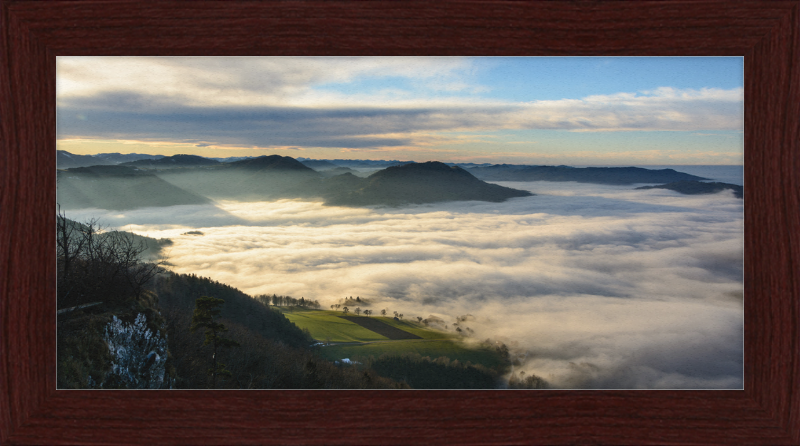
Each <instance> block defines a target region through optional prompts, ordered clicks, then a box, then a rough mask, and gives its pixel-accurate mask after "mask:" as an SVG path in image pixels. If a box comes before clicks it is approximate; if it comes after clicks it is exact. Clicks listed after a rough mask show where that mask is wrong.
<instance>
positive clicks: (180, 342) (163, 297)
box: [155, 274, 408, 389]
mask: <svg viewBox="0 0 800 446" xmlns="http://www.w3.org/2000/svg"><path fill="white" fill-rule="evenodd" d="M155 293H156V294H157V295H158V299H159V301H158V302H159V306H160V308H161V312H162V313H163V314H164V317H165V319H166V321H167V333H168V341H169V350H170V352H171V354H172V356H173V358H174V360H173V364H174V367H175V370H176V375H177V377H178V378H177V380H176V387H177V388H207V387H208V385H209V379H208V374H207V373H206V372H207V370H208V368H209V365H210V363H211V362H210V361H211V349H210V347H208V346H204V345H203V339H204V336H203V333H202V330H197V331H196V332H194V333H193V332H192V331H191V322H192V312H193V310H194V305H195V300H196V299H197V298H199V297H202V296H212V297H216V298H219V299H223V300H224V301H225V303H224V304H223V305H222V308H221V310H222V313H221V314H220V318H219V319H218V320H219V322H221V323H223V324H224V325H225V326H226V328H227V329H228V331H226V332H225V333H224V336H225V337H226V338H229V339H232V340H234V341H236V342H237V343H238V344H239V346H237V347H230V348H223V349H220V350H219V351H218V353H217V359H218V360H219V361H220V362H222V363H224V364H225V367H226V369H227V370H229V371H230V373H231V374H230V376H229V377H227V378H224V379H220V380H219V381H218V382H217V388H228V389H386V388H407V387H408V386H407V385H405V384H402V383H398V382H395V381H392V380H390V379H387V378H384V377H381V376H379V375H378V374H377V373H375V372H374V371H373V370H371V369H363V368H362V369H359V368H354V367H338V366H336V365H334V364H333V363H331V362H329V361H326V360H325V359H322V358H321V357H319V355H317V354H316V353H315V352H314V351H313V350H312V349H310V348H309V344H311V342H312V340H311V338H310V337H309V335H308V333H307V332H304V331H302V330H300V329H299V328H297V326H296V325H294V324H293V323H291V322H290V321H289V320H288V319H286V317H284V316H283V314H281V313H280V312H278V311H273V310H271V309H270V308H268V307H266V306H265V305H263V304H262V303H260V302H258V301H257V300H255V299H253V298H252V297H250V296H248V295H247V294H244V293H243V292H241V291H239V290H237V289H236V288H233V287H231V286H228V285H225V284H222V283H219V282H215V281H213V280H210V279H207V278H203V277H197V276H194V275H184V274H180V275H179V274H168V275H166V276H162V277H160V278H159V281H158V282H157V284H156V285H155Z"/></svg>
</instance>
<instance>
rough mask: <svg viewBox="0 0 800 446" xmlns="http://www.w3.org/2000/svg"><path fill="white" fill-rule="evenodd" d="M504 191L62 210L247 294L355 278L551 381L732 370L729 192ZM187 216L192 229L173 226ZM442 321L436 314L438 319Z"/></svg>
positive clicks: (674, 379) (326, 301)
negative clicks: (398, 203)
mask: <svg viewBox="0 0 800 446" xmlns="http://www.w3.org/2000/svg"><path fill="white" fill-rule="evenodd" d="M500 184H502V185H504V186H509V187H513V188H517V189H527V190H530V191H532V192H534V193H536V194H537V195H536V196H533V197H524V198H515V199H511V200H508V201H507V202H504V203H484V202H453V203H442V204H430V205H419V206H410V207H404V208H372V209H368V208H341V207H329V206H323V205H322V204H321V203H317V202H303V201H293V200H280V201H275V202H260V203H237V202H218V203H216V204H215V205H196V206H175V207H172V208H159V209H152V208H151V209H140V210H134V211H125V212H108V211H99V210H91V209H89V210H82V211H72V212H71V213H70V214H69V215H68V217H69V218H72V219H76V220H83V219H85V218H88V217H101V222H102V223H105V224H108V225H111V226H115V227H122V229H126V230H131V231H134V232H137V233H141V234H144V235H148V236H151V237H158V238H161V237H169V238H171V239H173V241H174V245H173V246H172V247H171V248H170V249H169V250H168V255H169V256H170V259H169V261H170V263H172V264H173V265H174V267H173V270H174V271H175V272H179V273H194V274H197V275H201V276H208V277H211V278H213V279H215V280H218V281H220V282H224V283H228V284H230V285H232V286H235V287H237V288H240V289H242V290H243V291H245V292H247V293H249V294H262V293H264V294H273V293H276V294H288V295H292V296H294V297H296V298H299V297H301V296H302V297H305V298H306V299H312V300H314V299H316V300H319V301H320V303H322V304H323V306H325V305H330V304H331V303H334V302H336V301H338V300H339V299H341V298H343V297H345V296H360V297H362V298H369V299H372V300H373V301H375V302H376V304H375V306H374V307H373V308H374V309H376V310H379V309H380V308H384V307H385V308H390V309H391V310H397V311H400V312H401V313H404V314H405V316H406V318H410V317H415V316H422V317H427V316H428V315H430V314H435V315H439V316H440V317H442V318H443V319H445V321H446V322H448V323H452V321H453V320H454V319H455V317H456V316H459V315H462V314H468V313H469V314H472V315H474V316H475V320H474V321H470V322H468V323H465V324H464V325H466V326H469V327H470V328H471V329H472V330H473V331H474V332H475V336H474V338H476V339H485V338H492V339H498V340H503V341H504V342H507V343H508V344H509V345H510V346H511V347H512V350H513V352H514V353H515V354H517V355H519V358H520V359H521V362H522V365H521V366H519V367H522V368H523V369H524V370H526V371H527V372H528V373H535V374H537V375H539V376H542V377H543V378H545V379H547V380H548V381H550V383H551V384H552V385H554V386H556V387H567V388H741V386H742V383H743V379H742V351H743V349H742V332H743V319H742V317H743V309H742V308H743V307H742V259H743V217H742V212H743V205H742V200H739V199H736V198H734V197H733V195H732V193H730V192H724V193H720V194H714V195H701V196H685V195H680V194H678V193H676V192H672V191H668V190H660V189H654V190H646V191H640V190H633V189H632V187H631V186H601V185H595V184H577V183H547V182H533V183H500ZM191 230H199V231H201V232H202V233H203V234H204V235H187V234H185V233H186V232H188V231H191ZM451 328H452V327H451Z"/></svg>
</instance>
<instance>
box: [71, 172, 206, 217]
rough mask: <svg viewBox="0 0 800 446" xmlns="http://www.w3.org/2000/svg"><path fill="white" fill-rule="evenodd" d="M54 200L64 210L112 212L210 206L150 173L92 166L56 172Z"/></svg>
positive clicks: (200, 197) (203, 198)
mask: <svg viewBox="0 0 800 446" xmlns="http://www.w3.org/2000/svg"><path fill="white" fill-rule="evenodd" d="M57 182H58V184H57V191H56V195H57V199H58V203H59V204H60V205H61V206H62V207H64V208H65V209H80V208H92V207H96V208H101V209H112V210H125V209H136V208H141V207H150V206H175V205H181V204H203V203H209V202H210V201H211V200H209V199H208V198H206V197H202V196H200V195H197V194H196V193H193V192H189V191H188V190H184V189H181V188H180V187H178V186H175V185H173V184H170V183H168V182H166V181H164V180H162V179H161V178H159V177H157V176H155V175H153V174H152V173H149V172H144V171H141V170H138V169H136V168H133V167H126V166H91V167H76V168H74V169H67V170H59V171H58V174H57Z"/></svg>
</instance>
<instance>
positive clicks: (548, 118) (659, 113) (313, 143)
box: [58, 89, 743, 148]
mask: <svg viewBox="0 0 800 446" xmlns="http://www.w3.org/2000/svg"><path fill="white" fill-rule="evenodd" d="M742 110H743V102H742V99H741V90H740V89H735V90H730V91H719V90H704V91H699V92H694V91H689V92H683V94H682V95H676V94H675V93H674V92H670V93H663V92H658V93H657V94H654V95H628V94H621V95H617V96H604V97H589V98H584V99H574V100H573V99H566V100H560V101H537V102H533V103H525V104H522V103H505V104H498V103H492V104H482V103H480V102H474V103H469V104H449V105H441V104H440V105H430V104H424V103H420V104H418V105H417V106H414V107H411V106H392V104H383V105H379V106H378V105H371V106H367V105H362V106H349V105H340V106H339V107H326V108H320V107H297V106H270V105H262V106H216V107H202V106H192V105H187V104H185V103H182V102H180V101H175V100H170V99H169V98H165V97H156V96H153V95H145V94H140V93H136V92H131V91H115V92H107V93H104V94H102V95H98V96H90V97H78V98H70V99H65V100H63V101H62V102H61V104H60V105H59V108H58V129H59V135H58V137H59V139H68V138H87V137H95V138H107V139H114V138H116V139H139V140H148V139H149V140H165V141H197V140H198V139H201V140H204V141H207V142H214V143H215V144H218V145H225V144H234V145H245V146H251V145H255V146H259V147H269V146H305V147H346V148H365V147H376V146H388V147H391V146H413V145H415V144H420V143H424V142H431V141H432V140H431V138H436V139H438V141H435V140H433V141H434V143H439V144H441V143H446V142H460V141H459V138H458V137H457V136H455V137H446V136H442V135H440V133H442V132H459V131H495V130H503V129H550V130H556V129H558V130H573V131H653V130H668V131H697V130H737V129H741V128H742V125H743V122H742Z"/></svg>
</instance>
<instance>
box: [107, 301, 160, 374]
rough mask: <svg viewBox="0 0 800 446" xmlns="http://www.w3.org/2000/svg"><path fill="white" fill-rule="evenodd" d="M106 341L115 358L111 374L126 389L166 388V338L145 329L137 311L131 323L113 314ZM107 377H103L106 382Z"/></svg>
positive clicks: (143, 320)
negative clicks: (123, 384)
mask: <svg viewBox="0 0 800 446" xmlns="http://www.w3.org/2000/svg"><path fill="white" fill-rule="evenodd" d="M104 339H105V341H106V343H107V344H108V349H109V351H110V352H111V356H112V357H113V358H114V359H113V362H112V371H111V373H110V375H116V376H118V377H119V379H120V380H121V381H122V382H123V383H125V385H126V386H127V388H129V389H163V388H169V387H170V384H169V378H168V377H167V376H166V375H167V374H166V369H165V365H166V362H167V339H166V336H164V337H161V335H160V333H158V332H155V333H153V331H152V330H150V329H149V328H147V319H146V318H145V315H144V314H142V313H139V315H138V316H136V320H134V321H133V323H132V324H126V323H124V322H122V321H121V320H119V319H118V318H117V317H116V316H114V318H113V320H112V321H111V322H109V324H108V325H107V326H106V329H105V337H104ZM107 380H108V377H107V378H106V381H107Z"/></svg>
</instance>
